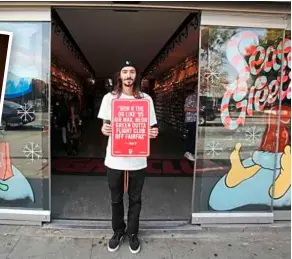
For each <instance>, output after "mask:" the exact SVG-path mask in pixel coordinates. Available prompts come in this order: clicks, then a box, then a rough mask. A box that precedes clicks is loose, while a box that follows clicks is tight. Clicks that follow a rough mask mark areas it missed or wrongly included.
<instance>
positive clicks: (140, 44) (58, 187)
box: [51, 8, 199, 221]
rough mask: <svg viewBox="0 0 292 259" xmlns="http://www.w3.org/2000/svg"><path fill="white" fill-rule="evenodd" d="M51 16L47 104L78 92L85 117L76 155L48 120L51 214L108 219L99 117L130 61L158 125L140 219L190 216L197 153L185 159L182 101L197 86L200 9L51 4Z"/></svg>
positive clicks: (58, 126) (58, 127)
mask: <svg viewBox="0 0 292 259" xmlns="http://www.w3.org/2000/svg"><path fill="white" fill-rule="evenodd" d="M75 17H80V19H79V21H78V22H76V19H75ZM52 18H53V21H52V78H51V86H52V87H51V91H52V92H51V93H52V106H53V109H55V108H56V107H54V106H56V104H59V102H60V100H61V99H62V98H61V97H62V96H65V95H68V98H69V99H70V96H73V95H74V94H77V95H78V98H79V100H80V106H81V111H82V122H83V133H82V136H81V138H80V145H79V147H78V151H77V153H76V154H74V155H73V154H72V150H71V146H70V144H69V143H67V142H68V141H69V140H68V141H67V140H66V141H64V139H62V129H61V127H62V121H56V122H55V123H54V119H52V120H51V122H52V126H51V128H52V129H53V131H52V139H51V148H52V153H51V154H52V165H51V166H52V217H53V218H57V219H78V220H79V219H86V220H108V219H110V218H111V213H110V196H109V190H108V184H107V178H106V176H105V168H104V166H103V162H104V156H105V149H106V144H107V138H105V137H103V136H102V134H101V133H100V128H101V121H100V120H97V118H96V117H97V113H98V111H99V107H100V103H101V100H102V97H103V95H104V94H105V93H107V92H108V91H112V89H113V85H114V84H115V83H116V81H115V74H116V73H117V72H118V71H119V67H120V64H121V63H122V62H124V61H125V60H127V59H130V60H131V61H132V62H134V63H135V64H137V65H136V66H137V67H138V69H139V70H140V71H139V72H140V73H141V77H142V78H141V88H142V91H144V92H146V93H148V94H149V95H150V96H151V97H152V99H153V101H154V105H155V108H156V114H157V119H158V126H159V128H160V136H159V138H158V139H157V140H154V141H152V142H151V156H150V158H149V161H148V169H147V172H148V174H147V177H146V182H145V185H144V191H143V210H142V214H141V219H142V220H185V221H188V220H190V215H191V203H192V186H193V172H194V160H195V159H193V161H192V160H188V159H187V158H185V157H184V153H185V141H186V135H187V132H186V130H187V128H186V126H185V123H184V119H185V114H184V103H185V99H186V97H187V95H188V94H189V93H193V92H194V91H195V90H196V92H197V87H198V85H197V81H198V67H197V66H198V61H197V60H198V50H199V49H198V47H199V14H198V13H195V14H190V13H187V12H167V11H165V12H162V11H142V10H139V11H137V12H129V11H128V12H126V11H125V12H116V11H114V10H98V9H92V10H88V9H80V8H79V9H77V8H76V9H65V8H56V9H55V10H53V12H52ZM85 28H86V29H85ZM93 28H94V29H93ZM64 37H66V39H67V41H65V42H64V41H63V39H64ZM67 44H69V46H72V48H69V49H68V45H67ZM70 44H72V45H70ZM75 51H78V53H79V55H78V57H79V58H80V59H78V58H76V56H75V55H74V54H75ZM84 64H85V65H84ZM195 138H196V134H195V133H194V134H193V140H194V141H195ZM192 153H193V154H194V153H195V148H194V147H193V152H192ZM193 157H194V156H193ZM125 196H126V195H125ZM126 197H127V196H126Z"/></svg>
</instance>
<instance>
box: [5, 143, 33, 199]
mask: <svg viewBox="0 0 292 259" xmlns="http://www.w3.org/2000/svg"><path fill="white" fill-rule="evenodd" d="M26 198H28V199H29V200H31V201H32V202H34V200H35V198H34V194H33V191H32V188H31V186H30V184H29V182H28V181H27V179H26V178H25V177H24V175H23V174H22V173H21V172H20V171H19V170H18V169H17V168H16V167H15V166H13V165H12V163H11V159H10V151H9V144H8V143H7V142H1V143H0V199H3V200H9V201H12V200H18V199H26Z"/></svg>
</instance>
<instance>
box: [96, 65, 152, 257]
mask: <svg viewBox="0 0 292 259" xmlns="http://www.w3.org/2000/svg"><path fill="white" fill-rule="evenodd" d="M115 98H121V99H135V98H137V99H141V98H145V99H148V100H149V101H150V118H149V120H150V126H154V125H155V124H157V121H156V115H155V110H154V105H153V101H152V98H151V97H150V96H149V95H147V94H145V93H142V92H141V91H139V85H138V80H137V70H136V68H135V66H134V65H133V64H132V63H131V62H130V61H126V62H125V63H124V64H123V65H122V67H121V70H120V73H119V76H118V81H117V85H116V86H115V89H114V91H113V92H110V93H108V94H106V95H105V96H104V97H103V100H102V103H101V106H100V110H99V113H98V118H100V119H102V120H103V126H102V128H101V132H102V133H103V135H105V136H108V137H109V139H108V146H107V149H106V158H105V166H106V168H107V177H108V184H109V188H110V192H111V205H112V228H113V231H114V235H113V236H112V238H111V239H110V240H109V244H108V250H109V251H110V252H115V251H117V250H118V248H119V245H120V241H121V240H122V238H123V237H124V235H125V233H126V232H127V235H128V237H129V248H130V251H131V252H132V253H138V252H139V251H140V241H139V239H138V236H137V235H138V230H139V218H140V211H141V193H142V188H143V185H144V178H145V170H146V168H147V158H146V157H139V158H137V157H113V156H112V155H111V132H112V128H111V124H110V120H111V103H112V100H113V99H115ZM157 135H158V128H156V127H152V128H151V129H150V132H149V136H150V138H156V137H157ZM126 172H128V173H126ZM125 177H126V178H125ZM124 181H125V182H128V190H127V191H128V195H129V209H128V222H127V231H125V230H126V224H125V222H124V204H123V194H124V191H125V186H124Z"/></svg>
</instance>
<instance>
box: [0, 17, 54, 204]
mask: <svg viewBox="0 0 292 259" xmlns="http://www.w3.org/2000/svg"><path fill="white" fill-rule="evenodd" d="M0 30H3V31H10V32H13V40H12V49H11V58H10V62H9V69H8V77H7V85H6V91H5V101H4V108H3V115H2V122H3V125H2V130H1V131H0V150H1V151H0V154H1V156H0V160H1V163H0V206H1V207H18V208H27V209H49V196H48V195H49V188H48V186H49V185H48V184H49V175H48V172H49V170H48V166H47V163H48V100H49V98H48V82H49V78H48V76H49V72H50V23H49V22H27V23H24V22H0Z"/></svg>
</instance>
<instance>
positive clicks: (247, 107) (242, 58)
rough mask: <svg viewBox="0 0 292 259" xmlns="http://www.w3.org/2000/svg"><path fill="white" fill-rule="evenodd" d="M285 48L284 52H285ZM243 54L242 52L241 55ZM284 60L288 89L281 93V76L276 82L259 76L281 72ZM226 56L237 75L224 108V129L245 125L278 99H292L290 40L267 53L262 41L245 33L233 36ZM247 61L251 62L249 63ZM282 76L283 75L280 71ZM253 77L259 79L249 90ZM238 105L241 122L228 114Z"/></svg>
mask: <svg viewBox="0 0 292 259" xmlns="http://www.w3.org/2000/svg"><path fill="white" fill-rule="evenodd" d="M247 39H248V40H247ZM283 46H284V50H283V49H282V48H283ZM240 50H241V51H240ZM282 52H283V53H284V57H283V67H282V73H283V77H282V80H283V85H284V83H287V82H288V81H289V86H288V88H287V89H285V90H283V89H282V91H280V84H281V76H280V73H279V75H278V77H277V78H276V79H273V80H271V81H270V82H268V78H267V77H266V76H263V75H259V73H260V72H262V71H264V72H270V71H272V70H274V71H279V70H280V68H281V59H282ZM226 56H227V59H228V61H229V62H230V63H231V64H232V66H233V67H234V68H235V69H236V71H237V72H238V77H237V79H236V80H235V81H234V82H232V83H231V84H228V86H227V91H226V92H225V94H224V97H223V99H222V104H221V120H222V123H223V124H224V126H225V128H227V129H230V130H234V129H236V128H237V127H238V126H239V125H244V123H245V119H246V116H247V115H248V116H252V115H253V111H254V110H255V111H263V110H264V108H265V106H266V105H267V104H272V103H274V102H275V101H276V100H277V99H278V98H279V91H280V99H281V100H283V99H284V98H288V99H291V40H290V39H284V41H281V42H280V43H279V44H278V46H277V47H276V48H274V47H273V46H269V47H268V48H267V49H265V48H264V47H262V46H259V37H258V35H257V34H256V33H255V32H251V31H244V32H240V33H237V34H236V35H234V36H233V37H232V38H231V39H230V41H229V42H228V43H227V50H226ZM246 57H249V58H248V62H247V61H246ZM279 72H280V71H279ZM251 75H255V76H258V77H257V78H256V80H255V82H254V85H253V86H251V87H248V84H247V82H248V80H249V79H250V78H251ZM231 100H233V101H235V102H236V107H237V108H238V109H240V114H239V116H238V118H236V119H232V118H231V116H230V113H229V105H230V101H231Z"/></svg>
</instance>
